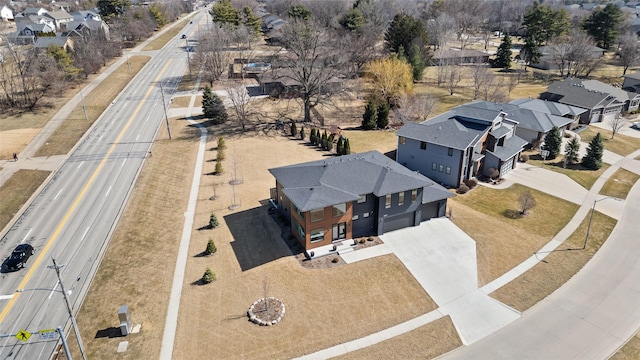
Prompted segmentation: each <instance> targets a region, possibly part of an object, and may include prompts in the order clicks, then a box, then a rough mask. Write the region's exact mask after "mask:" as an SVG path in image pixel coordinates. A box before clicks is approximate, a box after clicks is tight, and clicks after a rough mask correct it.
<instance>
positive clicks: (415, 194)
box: [411, 189, 418, 202]
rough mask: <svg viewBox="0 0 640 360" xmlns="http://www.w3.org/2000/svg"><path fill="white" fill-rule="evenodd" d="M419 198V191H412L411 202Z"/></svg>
mask: <svg viewBox="0 0 640 360" xmlns="http://www.w3.org/2000/svg"><path fill="white" fill-rule="evenodd" d="M417 198H418V189H413V190H411V202H415V201H416V199H417Z"/></svg>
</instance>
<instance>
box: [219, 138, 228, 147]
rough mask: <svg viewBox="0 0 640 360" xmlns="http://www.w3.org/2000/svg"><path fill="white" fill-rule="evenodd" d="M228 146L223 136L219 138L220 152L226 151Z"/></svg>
mask: <svg viewBox="0 0 640 360" xmlns="http://www.w3.org/2000/svg"><path fill="white" fill-rule="evenodd" d="M226 148H227V145H226V144H225V143H224V138H223V137H222V136H218V150H220V149H222V150H224V149H226Z"/></svg>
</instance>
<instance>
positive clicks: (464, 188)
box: [456, 184, 469, 194]
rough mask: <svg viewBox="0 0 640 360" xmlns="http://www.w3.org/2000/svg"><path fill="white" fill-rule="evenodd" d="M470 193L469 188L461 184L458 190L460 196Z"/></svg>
mask: <svg viewBox="0 0 640 360" xmlns="http://www.w3.org/2000/svg"><path fill="white" fill-rule="evenodd" d="M468 191H469V187H468V186H467V185H465V184H460V187H459V188H458V189H456V192H457V193H458V194H466V193H467V192H468Z"/></svg>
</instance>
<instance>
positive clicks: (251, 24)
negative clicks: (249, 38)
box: [242, 6, 262, 35]
mask: <svg viewBox="0 0 640 360" xmlns="http://www.w3.org/2000/svg"><path fill="white" fill-rule="evenodd" d="M242 23H243V24H244V26H246V27H247V28H248V29H250V30H251V32H252V33H253V35H259V34H260V31H261V30H262V22H261V20H260V18H259V17H257V16H255V15H254V14H253V11H252V10H251V8H250V7H248V6H245V7H243V8H242Z"/></svg>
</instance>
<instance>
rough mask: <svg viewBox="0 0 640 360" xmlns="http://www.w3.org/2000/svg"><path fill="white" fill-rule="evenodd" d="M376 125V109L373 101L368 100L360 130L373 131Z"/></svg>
mask: <svg viewBox="0 0 640 360" xmlns="http://www.w3.org/2000/svg"><path fill="white" fill-rule="evenodd" d="M377 124H378V109H377V106H376V104H375V101H374V100H373V99H369V101H368V102H367V105H366V106H365V107H364V114H363V115H362V128H363V129H365V130H373V129H375V128H376V126H377Z"/></svg>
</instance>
